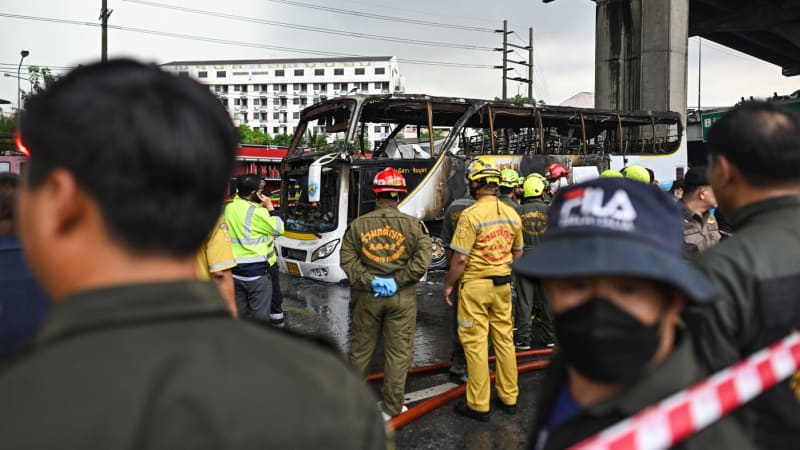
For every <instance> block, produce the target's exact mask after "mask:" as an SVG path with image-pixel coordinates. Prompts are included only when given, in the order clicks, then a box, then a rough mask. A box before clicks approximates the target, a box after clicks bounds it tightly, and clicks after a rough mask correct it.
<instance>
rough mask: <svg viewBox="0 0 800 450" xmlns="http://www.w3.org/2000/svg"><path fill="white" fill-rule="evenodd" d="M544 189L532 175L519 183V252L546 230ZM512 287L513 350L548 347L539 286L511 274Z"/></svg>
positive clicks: (549, 324) (546, 313)
mask: <svg viewBox="0 0 800 450" xmlns="http://www.w3.org/2000/svg"><path fill="white" fill-rule="evenodd" d="M546 189H547V183H546V182H545V181H544V180H543V179H542V178H541V177H537V176H535V175H529V176H528V177H527V178H526V179H525V182H524V183H523V184H522V195H523V200H522V204H521V205H519V207H518V208H517V213H518V214H519V217H520V219H522V240H523V242H524V249H523V252H528V251H530V250H532V249H533V248H534V247H535V246H536V244H538V243H539V238H540V236H541V235H542V234H543V233H544V231H545V230H546V229H547V212H548V211H549V210H550V206H548V205H546V204H545V203H544V201H543V200H542V195H543V194H544V191H545V190H546ZM514 288H515V290H516V291H517V295H516V296H515V297H514V299H515V304H514V328H515V331H514V347H516V349H517V350H530V348H531V346H536V347H547V346H551V345H552V344H553V343H554V342H555V332H554V331H553V318H552V314H551V312H550V309H549V307H548V306H547V301H546V300H545V298H544V292H542V288H541V285H540V284H539V282H538V281H536V280H532V279H530V278H526V277H521V276H519V275H518V274H516V273H514ZM531 313H533V318H531ZM532 321H533V323H532ZM533 325H535V326H533Z"/></svg>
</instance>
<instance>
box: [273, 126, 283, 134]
mask: <svg viewBox="0 0 800 450" xmlns="http://www.w3.org/2000/svg"><path fill="white" fill-rule="evenodd" d="M280 132H281V129H280V128H278V127H272V134H278V133H280Z"/></svg>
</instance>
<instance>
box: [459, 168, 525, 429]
mask: <svg viewBox="0 0 800 450" xmlns="http://www.w3.org/2000/svg"><path fill="white" fill-rule="evenodd" d="M467 179H468V180H469V183H470V189H471V190H474V192H475V198H476V200H477V201H476V203H475V204H474V205H472V206H470V207H469V208H467V209H465V210H464V212H463V213H462V214H461V218H460V219H459V220H458V226H457V227H456V232H455V236H454V237H453V240H452V242H450V248H451V249H452V250H453V252H454V254H453V258H452V259H451V260H450V269H449V271H448V272H447V278H446V281H445V288H444V298H445V301H446V302H447V303H448V304H449V305H451V306H452V304H451V302H450V294H451V293H452V291H453V289H454V284H455V283H456V281H457V280H458V279H459V277H460V278H461V280H460V283H461V284H460V286H459V299H458V313H457V314H458V336H459V338H460V339H461V344H462V345H463V347H464V354H465V356H466V358H467V372H468V373H469V377H468V378H467V401H466V403H459V404H457V405H456V412H457V413H458V414H461V415H463V416H465V417H469V418H472V419H476V420H480V421H484V422H485V421H488V420H489V409H490V407H489V400H490V398H491V389H490V382H489V361H488V348H487V345H488V342H487V340H488V339H487V338H488V335H489V334H491V337H492V343H493V345H494V351H495V355H496V357H497V366H496V372H497V379H496V386H497V395H498V398H499V403H498V406H499V407H500V409H501V410H502V411H503V412H505V413H506V414H515V413H516V410H517V396H518V394H519V387H518V385H517V360H516V355H515V353H514V340H513V330H512V327H513V321H512V317H511V262H512V260H515V259H517V258H519V257H520V255H522V244H523V241H522V225H521V219H520V217H519V214H517V212H516V210H514V208H512V207H510V206H508V205H506V204H505V203H504V202H503V201H501V200H500V199H498V198H497V196H496V191H497V185H498V183H499V181H500V171H499V170H498V169H497V164H496V163H495V162H494V161H493V160H492V159H490V158H487V157H479V158H475V159H473V160H472V161H471V162H470V164H469V166H468V170H467Z"/></svg>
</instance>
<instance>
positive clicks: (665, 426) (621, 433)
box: [571, 331, 800, 450]
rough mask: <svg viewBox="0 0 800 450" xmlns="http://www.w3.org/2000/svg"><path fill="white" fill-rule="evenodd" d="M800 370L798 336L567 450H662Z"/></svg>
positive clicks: (799, 339)
mask: <svg viewBox="0 0 800 450" xmlns="http://www.w3.org/2000/svg"><path fill="white" fill-rule="evenodd" d="M798 368H800V334H798V332H796V331H795V332H793V333H792V334H790V335H789V336H787V337H785V338H784V339H782V340H781V341H778V342H776V343H775V344H773V345H771V346H769V347H768V348H765V349H763V350H761V351H759V352H758V353H755V354H753V355H752V356H750V357H749V358H747V359H745V360H743V361H740V362H738V363H736V364H735V365H733V366H731V367H729V368H727V369H723V370H721V371H719V372H717V373H715V374H714V375H712V376H711V377H709V378H706V379H705V380H703V381H701V382H699V383H697V384H694V385H692V386H691V387H689V388H687V389H684V390H683V391H680V392H677V393H675V394H673V395H671V396H669V397H667V398H666V399H664V400H662V401H661V402H659V403H658V404H656V405H654V406H651V407H649V408H647V409H645V410H643V411H641V412H640V413H638V414H636V415H634V416H631V417H629V418H628V419H625V420H624V421H622V422H619V423H617V424H615V425H614V426H612V427H610V428H607V429H605V430H603V431H602V432H600V433H598V434H596V435H594V436H592V437H590V438H588V439H586V440H584V441H582V442H580V443H578V444H576V445H575V446H573V447H571V449H572V450H659V449H667V448H670V447H672V446H673V445H675V444H677V443H678V442H681V441H683V440H684V439H686V438H688V437H690V436H691V435H692V434H694V433H697V432H698V431H700V430H702V429H703V428H705V427H707V426H709V425H711V424H712V423H714V422H715V421H717V420H719V418H721V417H722V416H724V415H726V414H728V413H730V412H731V411H733V410H734V409H736V408H738V407H740V406H742V405H744V404H745V403H747V402H748V401H750V400H752V399H753V398H755V397H757V396H758V395H760V394H761V393H763V392H764V391H766V390H767V389H769V388H771V387H772V386H774V385H775V384H777V383H780V382H781V381H783V380H785V379H787V378H789V377H790V376H792V374H794V373H795V372H797V371H798Z"/></svg>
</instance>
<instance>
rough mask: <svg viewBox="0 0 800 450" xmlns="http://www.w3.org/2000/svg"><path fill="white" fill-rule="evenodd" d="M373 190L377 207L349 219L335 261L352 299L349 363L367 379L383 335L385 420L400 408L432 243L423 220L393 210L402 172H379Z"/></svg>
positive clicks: (402, 187) (403, 184)
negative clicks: (421, 282) (419, 287)
mask: <svg viewBox="0 0 800 450" xmlns="http://www.w3.org/2000/svg"><path fill="white" fill-rule="evenodd" d="M373 192H374V193H375V197H376V198H375V202H376V208H375V210H373V211H371V212H368V213H366V214H364V215H362V216H361V217H359V218H357V219H355V220H354V221H353V223H351V224H350V227H349V228H348V229H347V232H346V233H345V235H344V238H343V240H342V249H341V253H340V258H341V259H340V261H341V265H342V270H344V272H345V273H346V274H347V278H348V279H349V280H350V284H351V285H352V286H353V294H354V296H355V300H356V307H355V310H354V311H353V324H352V327H353V328H352V333H351V336H350V353H349V355H348V356H349V359H350V363H351V364H353V366H355V368H356V369H357V370H358V372H359V373H361V375H362V376H364V377H365V378H366V376H367V370H368V368H369V363H370V361H371V360H372V355H373V354H374V353H375V347H376V345H377V343H378V339H379V337H380V336H381V335H383V338H384V341H383V345H384V347H385V349H386V351H385V352H384V354H385V362H384V367H385V368H384V378H383V413H384V419H386V420H388V419H389V418H390V417H391V416H396V415H398V414H400V413H401V412H402V411H403V410H404V408H405V407H404V406H403V394H404V392H405V385H406V376H407V375H408V370H409V368H410V367H411V361H412V359H413V357H414V328H415V326H416V323H417V294H416V291H415V286H416V284H417V281H419V279H420V278H422V276H423V275H425V272H426V271H427V270H428V266H429V265H430V263H431V251H432V246H431V238H430V236H428V231H427V229H426V228H425V225H424V224H423V223H422V222H420V221H419V220H418V219H416V218H414V217H411V216H409V215H407V214H404V213H402V212H400V211H398V210H397V203H398V200H399V198H400V197H399V195H400V194H401V193H405V192H407V191H406V182H405V178H403V175H401V174H400V173H399V172H398V171H396V170H395V169H393V168H391V167H390V168H388V169H385V170H383V171H381V172H378V174H377V175H375V180H374V181H373Z"/></svg>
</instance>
